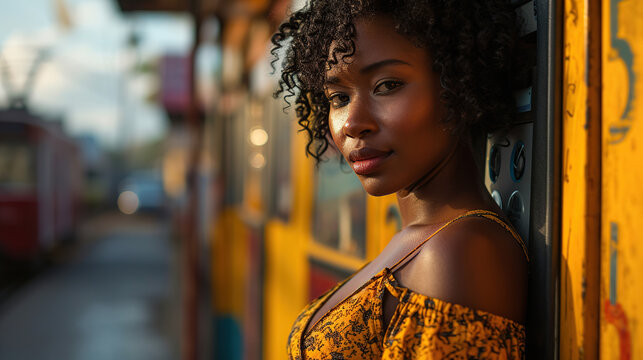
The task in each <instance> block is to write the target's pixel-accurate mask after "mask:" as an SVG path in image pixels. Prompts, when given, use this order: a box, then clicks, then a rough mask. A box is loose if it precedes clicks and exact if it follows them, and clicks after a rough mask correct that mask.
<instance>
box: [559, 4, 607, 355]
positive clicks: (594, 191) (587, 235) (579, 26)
mask: <svg viewBox="0 0 643 360" xmlns="http://www.w3.org/2000/svg"><path fill="white" fill-rule="evenodd" d="M598 5H599V4H597V2H590V1H588V0H566V1H565V3H564V40H563V41H564V43H563V57H564V59H563V87H562V96H563V114H562V115H563V116H562V119H563V134H562V141H563V146H562V149H563V151H562V154H563V163H562V166H563V169H562V187H561V188H562V212H561V216H562V219H561V234H560V237H561V238H560V239H561V249H560V253H561V256H560V258H561V264H560V271H561V274H560V314H559V315H560V316H559V319H560V324H559V325H560V343H559V344H560V347H559V350H560V358H561V359H570V360H577V359H596V358H597V355H598V354H597V352H598V341H597V340H598V338H597V337H598V276H599V275H598V274H599V267H598V265H599V241H600V240H599V223H600V222H599V220H600V200H599V199H600V188H599V184H600V150H599V149H600V147H599V146H600V131H601V129H600V96H599V95H600V94H599V89H600V82H599V81H596V80H594V79H598V78H599V76H600V72H599V71H600V53H599V52H598V49H599V44H600V42H599V41H600V39H590V36H595V37H596V34H600V15H599V14H600V12H599V11H600V9H599V8H598ZM597 40H598V41H597Z"/></svg>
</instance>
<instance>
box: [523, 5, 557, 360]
mask: <svg viewBox="0 0 643 360" xmlns="http://www.w3.org/2000/svg"><path fill="white" fill-rule="evenodd" d="M534 4H535V9H536V14H537V19H538V29H537V44H538V50H537V74H538V76H537V77H536V79H535V82H536V84H535V85H536V86H535V87H536V89H535V96H536V100H535V107H536V120H535V123H534V154H533V156H534V159H535V160H536V161H534V162H533V169H532V171H533V172H532V174H533V182H532V191H531V193H532V204H531V226H530V229H531V234H530V238H531V241H530V244H529V252H530V254H531V258H532V261H531V263H530V269H529V270H530V274H529V277H530V278H529V314H528V318H527V358H528V359H557V358H558V307H559V306H558V298H559V295H558V292H559V267H560V266H559V265H560V256H559V254H560V251H559V248H560V242H559V229H560V169H561V167H560V159H561V156H560V151H561V101H560V99H561V97H560V85H559V84H560V79H561V62H562V56H561V54H562V52H561V51H562V49H561V44H562V1H553V0H535V1H534Z"/></svg>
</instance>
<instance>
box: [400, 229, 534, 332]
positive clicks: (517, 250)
mask: <svg viewBox="0 0 643 360" xmlns="http://www.w3.org/2000/svg"><path fill="white" fill-rule="evenodd" d="M396 277H397V279H398V281H399V282H400V285H402V286H404V287H407V288H409V289H411V290H412V291H415V292H418V293H421V294H424V295H427V296H431V297H435V298H438V299H441V300H445V301H448V302H452V303H457V304H461V305H465V306H467V307H470V308H474V309H479V310H484V311H488V312H491V313H494V314H497V315H501V316H504V317H507V318H509V319H512V320H515V321H518V322H521V323H523V322H524V317H525V312H526V296H527V260H526V258H525V255H524V254H523V250H522V247H521V246H520V244H519V242H518V241H517V240H516V239H515V238H514V237H513V235H512V234H511V233H510V232H509V231H507V230H506V229H504V228H503V227H502V226H501V225H499V224H497V223H496V222H494V221H490V220H488V219H483V218H466V219H462V220H459V221H458V222H456V223H454V224H452V225H450V226H449V227H447V228H445V229H444V230H443V231H441V232H440V233H439V234H437V235H436V236H435V237H434V238H432V239H431V240H430V241H429V242H427V243H426V244H425V245H424V246H422V248H421V250H420V252H419V253H418V255H417V256H415V257H414V258H413V259H412V260H411V261H409V263H408V264H406V265H405V266H404V267H403V268H401V269H399V270H398V271H396Z"/></svg>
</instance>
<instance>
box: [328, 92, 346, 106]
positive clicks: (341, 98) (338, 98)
mask: <svg viewBox="0 0 643 360" xmlns="http://www.w3.org/2000/svg"><path fill="white" fill-rule="evenodd" d="M349 100H350V99H349V97H348V95H346V94H341V93H335V94H332V95H331V96H329V97H328V101H329V102H330V105H331V106H332V107H334V108H340V107H342V106H344V105H346V104H348V101H349Z"/></svg>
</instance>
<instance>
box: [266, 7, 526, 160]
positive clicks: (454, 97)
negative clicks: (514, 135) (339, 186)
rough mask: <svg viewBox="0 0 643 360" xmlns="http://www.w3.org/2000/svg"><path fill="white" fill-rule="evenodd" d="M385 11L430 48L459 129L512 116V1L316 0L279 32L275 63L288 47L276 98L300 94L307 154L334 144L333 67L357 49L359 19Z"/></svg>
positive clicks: (496, 124)
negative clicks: (328, 87)
mask: <svg viewBox="0 0 643 360" xmlns="http://www.w3.org/2000/svg"><path fill="white" fill-rule="evenodd" d="M377 14H386V15H387V16H390V17H392V19H393V22H394V24H395V30H396V31H397V32H399V33H400V34H402V35H404V36H405V37H407V38H408V39H409V40H410V41H412V42H413V43H414V44H415V45H416V46H418V47H421V48H425V49H427V50H428V51H429V53H430V55H431V57H432V59H433V64H432V66H433V71H435V72H436V73H438V74H439V76H440V83H441V86H442V90H441V94H440V98H441V101H442V102H443V103H444V105H445V107H446V109H447V111H446V114H445V118H444V119H443V121H445V122H446V123H448V127H449V128H450V129H451V131H452V132H453V133H454V134H456V135H461V134H464V133H466V132H467V131H476V130H477V131H491V130H493V129H496V128H500V127H503V126H506V125H507V124H509V123H510V122H511V118H512V117H513V116H514V112H515V104H514V98H513V96H512V93H511V91H512V79H513V76H512V73H513V72H512V70H513V69H512V68H513V66H514V60H513V59H514V57H515V56H514V55H515V54H514V49H515V44H516V39H517V31H516V28H517V26H516V16H515V12H514V10H513V9H512V7H511V5H510V4H509V0H310V1H309V2H308V4H307V5H306V6H305V7H304V8H302V9H301V10H299V11H296V12H294V13H292V15H291V16H290V18H289V19H288V20H286V21H285V22H284V23H283V24H282V25H281V26H280V27H279V30H278V31H277V32H276V33H275V34H274V35H273V36H272V39H271V40H272V43H273V45H274V46H273V48H272V50H271V53H272V55H273V56H274V59H273V69H274V65H275V62H277V61H279V53H280V52H281V51H282V50H285V53H284V55H283V62H282V71H281V77H280V81H279V89H278V90H277V91H276V92H275V97H279V96H284V99H285V101H286V103H287V104H288V105H287V106H290V105H291V102H290V100H289V99H291V98H293V97H294V98H295V105H296V106H295V110H296V116H297V121H298V123H299V125H301V127H302V131H306V132H307V133H308V135H309V139H308V144H307V146H306V152H307V154H309V155H311V156H313V157H314V158H315V159H316V160H317V161H319V160H320V159H321V157H322V155H323V154H324V152H325V151H326V150H327V149H328V146H329V136H328V134H329V131H330V129H329V126H328V113H329V102H328V99H327V98H326V96H325V94H324V82H325V74H326V71H327V70H328V69H330V68H331V67H332V66H334V65H336V64H338V63H339V61H344V60H345V59H346V58H348V57H350V56H351V55H352V54H354V52H355V43H354V41H353V40H354V39H355V34H356V31H355V26H354V21H355V19H357V18H359V17H364V16H372V15H377ZM333 42H336V46H334V47H333V53H332V54H329V49H330V47H331V43H333ZM282 48H283V49H282ZM429 66H430V65H429ZM331 141H332V140H331Z"/></svg>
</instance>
